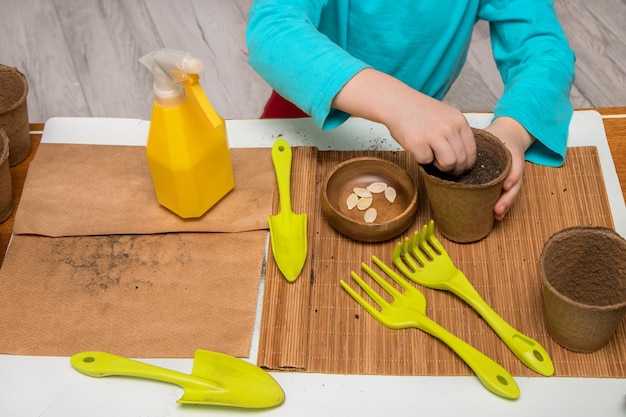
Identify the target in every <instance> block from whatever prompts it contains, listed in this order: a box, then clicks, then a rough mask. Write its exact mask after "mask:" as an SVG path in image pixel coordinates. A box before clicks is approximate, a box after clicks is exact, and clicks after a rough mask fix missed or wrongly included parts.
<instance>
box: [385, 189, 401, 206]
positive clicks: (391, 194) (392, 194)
mask: <svg viewBox="0 0 626 417" xmlns="http://www.w3.org/2000/svg"><path fill="white" fill-rule="evenodd" d="M397 194H398V193H397V192H396V189H395V188H393V187H387V188H385V198H386V199H387V201H389V202H390V203H393V202H394V201H396V197H397Z"/></svg>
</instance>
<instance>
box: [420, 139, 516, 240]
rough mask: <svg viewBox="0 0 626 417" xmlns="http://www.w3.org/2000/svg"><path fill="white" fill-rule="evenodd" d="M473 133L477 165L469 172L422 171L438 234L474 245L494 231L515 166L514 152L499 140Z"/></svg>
mask: <svg viewBox="0 0 626 417" xmlns="http://www.w3.org/2000/svg"><path fill="white" fill-rule="evenodd" d="M472 131H473V132H474V138H475V139H476V153H477V155H476V158H477V159H476V162H477V163H476V165H475V166H474V168H472V169H471V170H470V171H468V172H467V173H465V174H462V175H460V176H457V177H455V176H452V175H450V174H446V173H444V172H441V171H439V170H438V169H437V168H435V166H434V165H432V164H430V165H420V168H419V172H420V176H421V178H422V180H423V181H424V185H425V186H426V194H427V196H428V202H429V204H430V209H431V211H432V215H433V217H434V219H435V221H436V223H437V227H438V229H439V231H440V232H441V234H442V235H443V236H445V237H446V238H447V239H449V240H452V241H454V242H458V243H469V242H475V241H478V240H480V239H482V238H484V237H485V236H487V235H488V234H489V232H491V229H492V228H493V223H494V219H495V213H494V206H495V204H496V201H498V198H500V195H501V194H502V185H503V184H504V179H505V178H506V176H507V175H508V173H509V171H510V170H511V163H512V157H511V153H510V152H509V150H508V149H507V147H506V145H505V144H504V143H503V142H502V141H501V140H500V139H498V138H497V137H495V136H494V135H492V134H491V133H489V132H487V131H486V130H482V129H474V128H473V129H472ZM481 161H482V162H481ZM470 180H472V181H470Z"/></svg>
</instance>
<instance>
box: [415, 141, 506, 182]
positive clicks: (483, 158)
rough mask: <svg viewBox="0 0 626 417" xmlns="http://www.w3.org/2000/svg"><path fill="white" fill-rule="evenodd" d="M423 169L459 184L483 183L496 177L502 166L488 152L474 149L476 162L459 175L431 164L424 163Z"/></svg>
mask: <svg viewBox="0 0 626 417" xmlns="http://www.w3.org/2000/svg"><path fill="white" fill-rule="evenodd" d="M424 170H425V171H426V172H427V173H428V174H430V175H434V176H436V177H439V178H441V179H444V180H447V181H453V182H457V183H459V184H474V185H477V184H484V183H486V182H489V181H491V180H493V179H495V178H497V177H498V175H500V174H501V173H502V167H501V166H500V164H499V163H498V161H497V160H496V158H494V157H493V155H491V154H490V153H488V152H485V151H484V150H480V149H479V150H478V151H476V163H475V164H474V166H473V167H472V168H470V169H469V170H468V171H465V172H464V173H462V174H461V175H452V174H449V173H447V172H442V171H440V170H438V169H437V168H436V167H435V166H434V165H433V164H428V165H424Z"/></svg>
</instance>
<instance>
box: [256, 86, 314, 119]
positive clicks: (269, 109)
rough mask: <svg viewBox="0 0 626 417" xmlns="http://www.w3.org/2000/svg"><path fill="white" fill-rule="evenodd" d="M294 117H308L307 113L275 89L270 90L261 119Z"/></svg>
mask: <svg viewBox="0 0 626 417" xmlns="http://www.w3.org/2000/svg"><path fill="white" fill-rule="evenodd" d="M296 117H309V115H308V114H306V113H305V112H303V111H302V110H300V108H299V107H297V106H296V105H295V104H293V103H292V102H290V101H288V100H287V99H286V98H284V97H283V96H281V95H279V94H278V93H277V92H276V91H272V95H271V96H270V98H269V100H268V101H267V104H266V105H265V109H264V110H263V114H262V115H261V118H262V119H294V118H296Z"/></svg>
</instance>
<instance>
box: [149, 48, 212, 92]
mask: <svg viewBox="0 0 626 417" xmlns="http://www.w3.org/2000/svg"><path fill="white" fill-rule="evenodd" d="M139 62H141V63H142V64H144V65H145V66H146V67H147V68H148V69H149V70H150V72H152V74H153V75H154V95H155V99H156V100H164V101H171V100H174V99H176V98H177V97H183V87H182V85H181V83H183V82H185V81H187V79H188V78H189V76H188V74H199V73H200V72H202V61H200V60H199V59H197V58H194V57H193V56H192V55H191V54H190V53H189V52H184V51H179V50H176V49H166V48H164V49H159V50H156V51H152V52H150V53H148V54H146V55H144V56H142V57H141V58H139Z"/></svg>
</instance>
